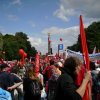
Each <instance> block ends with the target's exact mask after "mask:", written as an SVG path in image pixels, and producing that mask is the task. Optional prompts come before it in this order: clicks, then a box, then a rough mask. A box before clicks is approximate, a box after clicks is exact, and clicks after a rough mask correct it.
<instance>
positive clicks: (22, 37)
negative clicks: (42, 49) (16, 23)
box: [0, 32, 37, 60]
mask: <svg viewBox="0 0 100 100" xmlns="http://www.w3.org/2000/svg"><path fill="white" fill-rule="evenodd" d="M0 39H2V43H3V45H2V48H3V49H2V50H1V51H5V54H4V55H3V56H4V58H5V59H8V60H14V59H18V60H19V59H20V55H19V49H23V50H24V51H25V52H26V53H27V57H28V58H29V57H30V56H35V54H36V52H37V51H36V49H35V47H32V46H31V44H30V42H29V41H28V37H27V35H26V34H25V33H23V32H16V33H15V35H10V34H6V35H4V36H3V35H2V34H1V35H0ZM0 47H1V46H0ZM0 54H1V55H2V53H0ZM0 57H2V56H0Z"/></svg>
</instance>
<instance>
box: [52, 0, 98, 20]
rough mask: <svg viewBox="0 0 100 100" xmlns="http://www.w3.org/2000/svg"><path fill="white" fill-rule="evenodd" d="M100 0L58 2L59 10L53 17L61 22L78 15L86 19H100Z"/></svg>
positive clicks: (65, 0) (66, 0)
mask: <svg viewBox="0 0 100 100" xmlns="http://www.w3.org/2000/svg"><path fill="white" fill-rule="evenodd" d="M99 9H100V0H60V6H59V8H58V9H57V10H56V11H55V12H54V15H55V16H56V17H58V18H60V19H61V20H63V21H69V20H70V17H71V16H74V15H75V16H79V15H80V14H82V15H84V16H85V17H88V18H100V10H99Z"/></svg>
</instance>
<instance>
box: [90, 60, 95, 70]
mask: <svg viewBox="0 0 100 100" xmlns="http://www.w3.org/2000/svg"><path fill="white" fill-rule="evenodd" d="M95 68H96V66H95V63H94V62H92V61H90V69H91V70H95Z"/></svg>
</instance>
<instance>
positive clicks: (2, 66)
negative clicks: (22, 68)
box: [0, 63, 9, 71]
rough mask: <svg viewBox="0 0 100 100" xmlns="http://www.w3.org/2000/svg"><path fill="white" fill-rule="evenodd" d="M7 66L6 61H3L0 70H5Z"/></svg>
mask: <svg viewBox="0 0 100 100" xmlns="http://www.w3.org/2000/svg"><path fill="white" fill-rule="evenodd" d="M8 67H9V66H8V65H7V64H6V63H3V64H1V65H0V71H7V69H8Z"/></svg>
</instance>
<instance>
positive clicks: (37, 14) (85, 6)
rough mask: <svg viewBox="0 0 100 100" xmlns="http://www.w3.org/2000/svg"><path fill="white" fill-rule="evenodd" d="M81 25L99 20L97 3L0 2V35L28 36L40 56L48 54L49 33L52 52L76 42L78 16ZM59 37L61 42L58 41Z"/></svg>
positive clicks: (79, 0)
mask: <svg viewBox="0 0 100 100" xmlns="http://www.w3.org/2000/svg"><path fill="white" fill-rule="evenodd" d="M80 15H82V17H83V22H84V26H85V27H88V26H89V25H90V24H91V23H92V22H95V21H100V0H0V32H1V33H2V34H13V35H14V34H15V33H16V32H23V33H25V34H27V36H28V38H29V41H30V43H31V45H32V46H34V47H35V48H36V50H37V51H41V53H42V54H45V53H47V52H48V33H50V36H51V47H52V50H53V53H56V52H57V51H58V44H63V45H64V50H65V49H66V48H67V47H68V46H72V45H73V44H75V43H76V42H77V37H78V35H79V34H80V33H79V16H80ZM60 38H62V41H60Z"/></svg>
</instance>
